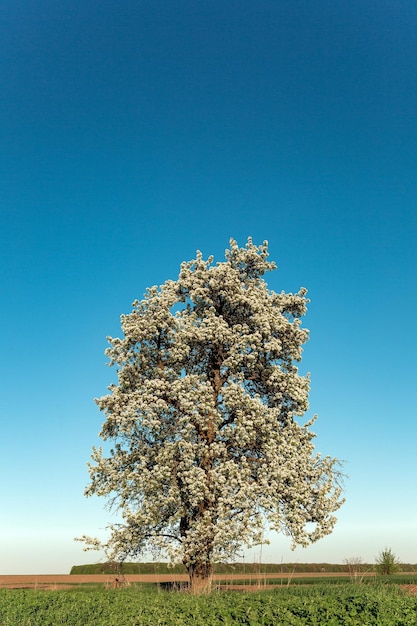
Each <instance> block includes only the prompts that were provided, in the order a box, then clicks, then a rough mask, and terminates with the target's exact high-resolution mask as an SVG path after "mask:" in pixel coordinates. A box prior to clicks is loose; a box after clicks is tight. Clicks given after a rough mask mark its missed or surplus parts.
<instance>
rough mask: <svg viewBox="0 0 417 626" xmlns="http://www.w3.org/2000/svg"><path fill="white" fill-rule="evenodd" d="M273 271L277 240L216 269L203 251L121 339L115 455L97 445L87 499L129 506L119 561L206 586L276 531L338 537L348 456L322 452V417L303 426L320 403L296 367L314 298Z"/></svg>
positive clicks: (119, 530) (109, 409)
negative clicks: (149, 553) (272, 284)
mask: <svg viewBox="0 0 417 626" xmlns="http://www.w3.org/2000/svg"><path fill="white" fill-rule="evenodd" d="M275 267H276V266H275V264H274V263H272V262H270V261H269V260H268V247H267V242H264V244H263V245H261V246H255V245H254V244H253V243H252V240H251V239H249V240H248V243H247V244H246V247H244V248H239V247H238V245H237V243H236V242H235V241H234V240H231V241H230V250H227V251H226V261H225V262H221V263H217V264H214V263H213V258H212V257H210V258H209V259H208V260H207V261H205V260H203V258H202V254H201V253H200V252H198V253H197V257H196V259H195V260H192V261H189V262H185V263H182V264H181V269H180V274H179V277H178V280H177V281H167V282H166V283H164V284H163V285H162V286H160V287H151V288H150V289H148V290H147V291H146V293H145V296H144V299H143V300H141V301H135V302H134V303H133V310H132V312H131V313H130V314H128V315H123V316H122V318H121V324H122V330H123V334H124V337H123V338H122V339H118V338H115V339H113V338H109V342H110V347H109V348H108V350H107V351H106V353H107V355H108V357H109V358H110V363H111V364H113V365H115V366H116V367H117V369H118V384H117V385H112V386H111V387H109V391H110V393H109V394H108V395H106V396H104V397H102V398H100V399H97V400H96V402H97V404H98V406H99V407H100V409H101V410H102V411H103V412H104V414H105V416H106V421H105V422H104V424H103V427H102V431H101V437H102V438H103V440H110V441H113V442H114V448H113V449H112V450H111V452H110V454H109V455H108V456H105V455H104V454H103V451H102V449H101V448H98V449H93V454H92V460H93V463H92V464H90V465H89V471H90V476H91V484H90V485H89V487H88V488H87V490H86V494H87V495H92V494H97V495H100V496H105V497H107V498H110V500H111V502H112V503H113V506H115V507H116V508H119V509H120V512H121V515H122V518H123V523H121V524H118V525H113V526H111V527H109V528H110V538H109V540H108V543H106V544H105V545H104V547H105V549H106V551H107V552H108V554H109V556H111V558H119V559H125V558H127V557H128V556H130V557H132V556H133V557H134V556H138V555H140V554H141V552H142V551H143V550H145V549H147V548H153V549H156V550H163V551H164V552H165V553H166V554H167V555H168V556H169V557H170V559H171V560H172V561H178V560H181V561H182V562H183V563H184V564H185V565H186V567H187V569H188V571H189V573H190V576H191V578H192V579H193V576H196V577H198V576H201V577H203V578H204V577H207V576H208V575H209V573H210V566H211V563H213V562H214V561H218V560H230V559H233V558H234V557H235V556H236V554H237V552H238V550H239V549H240V548H241V547H242V546H244V545H245V546H252V545H255V544H259V543H265V542H266V540H265V538H264V537H265V531H266V530H275V531H277V532H284V533H285V534H287V535H288V536H289V537H290V538H291V540H292V545H293V546H295V545H297V544H301V545H304V546H305V545H308V544H309V543H311V542H313V541H316V540H318V539H320V538H321V537H323V536H325V535H327V534H329V533H330V532H331V531H332V529H333V526H334V524H335V521H336V518H335V516H334V513H335V512H336V511H337V509H338V508H339V507H340V505H341V504H342V501H343V500H342V498H341V489H340V487H339V486H338V476H339V473H338V472H337V470H336V466H337V464H338V461H337V459H332V458H330V457H321V456H320V455H319V454H315V449H314V445H313V442H312V440H313V438H314V437H315V435H314V433H312V432H311V431H310V430H309V428H310V426H311V425H312V423H313V421H314V420H310V421H309V422H307V423H306V424H305V425H300V424H299V422H298V421H297V420H296V419H295V418H296V417H300V416H303V415H304V413H305V412H306V411H307V410H308V408H309V405H308V393H309V377H308V376H301V375H300V374H299V372H298V368H297V366H296V363H297V362H298V361H300V359H301V354H302V345H303V344H304V343H305V342H306V341H307V339H308V331H307V330H306V329H304V328H302V327H301V317H302V316H303V315H304V314H305V312H306V305H307V302H308V300H307V298H306V290H305V289H301V290H300V291H299V292H298V293H295V294H292V293H285V292H281V293H279V294H278V293H274V292H272V291H270V290H269V289H268V287H267V284H266V282H265V280H264V279H263V275H264V274H265V272H267V271H270V270H273V269H275ZM83 540H84V541H86V544H87V546H89V547H91V548H92V549H97V547H98V545H99V542H97V540H94V539H89V538H86V537H84V538H83ZM101 545H102V547H103V544H101Z"/></svg>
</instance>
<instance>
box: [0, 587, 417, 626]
mask: <svg viewBox="0 0 417 626" xmlns="http://www.w3.org/2000/svg"><path fill="white" fill-rule="evenodd" d="M61 624H68V625H70V626H177V625H178V626H181V625H184V626H189V625H190V624H193V625H196V626H200V625H201V626H203V625H204V626H218V625H220V624H222V625H226V626H227V625H232V624H233V625H235V624H236V625H237V624H250V625H252V626H258V625H263V626H266V625H271V626H272V625H279V626H309V625H311V626H317V625H323V626H338V625H343V626H372V625H375V626H416V625H417V597H412V596H406V595H404V594H403V593H402V592H401V591H400V589H399V588H398V587H395V586H389V585H384V586H380V585H378V584H375V585H355V584H351V583H344V584H340V585H331V586H329V585H324V584H317V585H314V586H312V587H305V588H300V587H298V588H291V587H290V588H280V589H275V590H270V591H262V592H255V593H240V592H214V593H212V594H211V595H210V596H200V597H195V596H191V595H189V594H186V593H179V592H172V591H161V590H160V589H157V588H141V587H133V586H132V587H128V588H123V589H103V588H83V587H80V588H78V589H74V590H69V591H65V590H62V591H59V590H58V591H36V590H28V589H15V590H7V589H0V625H1V626H59V625H61Z"/></svg>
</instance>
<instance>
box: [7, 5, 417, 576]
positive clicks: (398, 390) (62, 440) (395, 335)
mask: <svg viewBox="0 0 417 626" xmlns="http://www.w3.org/2000/svg"><path fill="white" fill-rule="evenodd" d="M0 23H1V26H0V83H1V85H0V89H1V98H0V132H1V137H0V141H1V146H2V148H1V151H0V175H1V181H0V185H1V189H0V202H1V205H0V206H1V226H0V255H1V262H0V276H1V294H2V295H1V298H2V306H1V310H0V316H1V317H0V324H1V325H0V328H1V331H2V354H3V359H2V375H1V394H0V415H1V423H2V433H1V438H0V468H1V492H2V506H1V508H0V528H1V533H0V572H1V573H5V574H6V573H66V572H68V571H69V569H70V567H71V565H73V564H79V563H83V562H92V561H94V560H96V559H98V558H99V555H95V554H94V553H90V554H85V553H83V552H82V548H81V546H80V545H79V544H75V543H74V542H73V537H74V536H77V535H81V534H83V533H87V534H93V535H97V534H99V535H100V533H101V534H102V532H103V531H102V529H103V528H104V527H105V526H106V524H107V523H108V522H109V521H111V519H112V517H111V515H110V514H109V513H108V512H107V511H106V510H105V506H104V505H105V502H104V501H102V500H100V499H88V500H87V499H85V498H84V496H83V490H84V487H85V485H86V484H87V483H88V474H87V470H86V462H87V461H88V459H89V454H90V449H91V446H92V445H97V444H99V443H100V440H99V439H98V431H99V429H100V426H101V423H102V421H103V416H102V415H101V414H100V412H99V411H98V409H97V407H96V406H95V404H94V402H93V398H94V397H97V396H100V395H103V394H105V393H106V388H107V385H108V384H109V383H110V382H112V380H113V379H114V372H112V371H111V370H109V369H108V368H106V367H105V364H106V362H107V359H106V357H105V356H104V350H105V348H106V345H107V344H106V336H107V335H113V336H119V335H120V322H119V318H120V315H121V314H122V313H128V312H129V311H130V310H131V302H132V301H133V300H134V299H135V298H141V296H142V294H143V292H144V291H145V289H146V287H148V286H150V285H153V284H160V283H162V282H164V281H165V280H166V279H168V278H172V279H175V278H176V276H177V274H178V269H179V264H180V263H181V261H183V260H188V259H191V258H194V255H195V251H196V249H201V250H202V252H203V254H204V256H208V255H210V254H214V255H215V258H216V260H222V258H223V256H224V250H225V248H226V247H228V241H229V238H230V237H234V238H235V239H237V240H238V242H239V243H241V244H242V245H243V244H244V243H245V242H246V239H247V237H248V236H249V235H251V236H252V237H253V239H254V241H255V243H261V242H262V241H263V240H264V239H268V241H269V246H270V253H271V258H272V259H274V260H275V261H276V262H277V264H278V266H279V269H278V270H277V271H276V272H274V273H272V274H270V276H269V277H267V280H268V283H269V286H270V288H272V289H274V290H277V291H281V290H282V289H285V290H287V291H296V290H298V289H299V287H300V286H305V287H307V289H308V290H309V297H310V298H311V303H310V305H309V311H308V314H307V316H306V318H305V325H306V326H307V327H308V328H309V329H310V331H311V339H310V341H309V343H308V344H307V345H306V348H305V351H304V359H303V362H302V365H301V370H302V372H307V371H310V372H311V379H312V391H311V396H310V400H311V412H310V413H309V415H308V416H307V417H309V416H311V415H312V414H313V413H318V415H319V419H318V422H317V423H316V425H315V431H316V432H317V434H318V437H317V440H316V442H317V449H318V450H320V451H322V452H323V453H325V454H330V455H331V456H336V457H338V458H340V459H344V460H345V461H346V464H345V467H344V471H345V472H346V473H347V474H348V475H349V479H348V480H347V481H346V494H345V495H346V504H345V505H344V507H343V509H341V511H340V513H339V516H338V517H339V522H338V524H337V526H336V529H335V530H334V533H333V534H332V535H331V536H330V537H328V538H326V539H324V540H322V541H321V542H319V543H317V544H316V545H314V546H313V547H311V548H308V549H307V550H302V549H297V550H296V551H295V553H291V552H290V550H289V541H288V540H287V539H286V538H284V537H281V536H271V545H270V546H269V547H264V548H263V550H262V554H261V555H260V553H259V551H258V552H256V553H255V554H251V555H248V556H247V557H246V558H248V559H251V558H257V559H259V558H260V557H261V558H262V560H263V561H264V562H272V561H278V562H280V561H281V560H283V561H299V562H302V561H327V562H342V561H343V559H345V558H349V557H352V556H359V557H362V558H363V559H364V561H368V562H373V561H374V558H375V556H376V555H377V554H378V552H379V551H380V550H381V549H383V548H384V547H385V546H390V547H391V548H392V549H393V550H394V552H395V553H396V554H397V555H398V556H399V558H400V559H401V560H403V561H405V562H413V563H416V562H417V543H416V530H417V504H416V487H415V476H416V470H417V461H416V454H415V442H416V437H417V426H416V424H417V420H416V417H417V415H416V399H415V397H416V391H415V388H416V384H415V370H416V368H415V352H416V349H417V332H416V324H415V321H414V320H415V310H416V305H417V298H416V278H417V253H416V246H415V240H416V236H417V232H416V231H417V228H416V226H417V217H416V207H417V116H416V111H417V5H416V4H415V3H414V2H411V1H410V0H409V1H405V0H391V1H387V0H380V1H378V2H375V1H373V2H371V1H369V0H367V1H365V0H362V1H361V2H359V1H358V0H346V1H345V0H342V1H340V2H337V3H335V2H333V1H331V0H328V1H327V0H319V1H318V2H307V1H301V0H300V1H294V0H287V1H286V0H278V1H273V0H271V1H266V0H257V1H256V2H253V1H249V0H241V1H239V2H237V1H235V2H219V1H217V0H211V1H207V0H201V1H199V2H192V1H191V0H187V1H185V0H182V1H181V0H176V1H174V0H141V1H137V0H136V1H135V2H133V0H117V2H116V0H100V2H99V1H98V0H71V2H70V1H69V0H61V1H60V2H58V3H57V2H53V1H52V0H41V1H40V2H39V1H36V2H35V1H34V0H3V2H2V3H1V7H0Z"/></svg>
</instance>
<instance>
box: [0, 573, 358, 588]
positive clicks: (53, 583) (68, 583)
mask: <svg viewBox="0 0 417 626" xmlns="http://www.w3.org/2000/svg"><path fill="white" fill-rule="evenodd" d="M331 576H346V577H349V574H347V573H346V574H345V573H343V572H335V573H331V572H323V573H300V572H298V573H293V574H289V573H287V574H263V573H259V574H215V575H214V576H213V580H214V581H219V580H221V581H227V583H229V581H230V584H233V582H236V583H238V581H241V580H244V581H249V585H256V586H259V585H262V583H263V582H264V581H265V580H268V581H269V580H273V579H277V584H279V581H280V580H281V579H283V578H284V579H292V578H306V577H308V578H323V577H326V578H327V577H331ZM118 580H120V576H117V575H113V574H112V575H108V574H72V575H70V574H39V575H32V574H25V575H20V574H16V575H0V588H1V587H3V588H4V587H6V588H9V589H18V588H30V589H64V588H69V587H76V586H79V585H83V584H84V585H85V584H102V585H105V586H117V581H118ZM124 580H125V581H126V582H127V583H172V582H178V583H184V582H187V580H188V576H187V575H186V574H129V575H126V576H125V577H124ZM237 586H238V585H236V587H237Z"/></svg>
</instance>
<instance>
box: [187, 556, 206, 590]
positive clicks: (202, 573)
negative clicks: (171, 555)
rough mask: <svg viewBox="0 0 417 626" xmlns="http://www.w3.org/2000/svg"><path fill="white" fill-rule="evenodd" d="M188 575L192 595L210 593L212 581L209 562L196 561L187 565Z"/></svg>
mask: <svg viewBox="0 0 417 626" xmlns="http://www.w3.org/2000/svg"><path fill="white" fill-rule="evenodd" d="M187 571H188V575H189V577H190V591H191V593H192V594H193V595H201V594H203V593H210V591H211V583H212V566H211V563H205V562H202V561H197V562H196V563H192V564H191V565H188V566H187Z"/></svg>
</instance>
